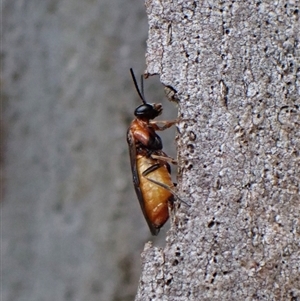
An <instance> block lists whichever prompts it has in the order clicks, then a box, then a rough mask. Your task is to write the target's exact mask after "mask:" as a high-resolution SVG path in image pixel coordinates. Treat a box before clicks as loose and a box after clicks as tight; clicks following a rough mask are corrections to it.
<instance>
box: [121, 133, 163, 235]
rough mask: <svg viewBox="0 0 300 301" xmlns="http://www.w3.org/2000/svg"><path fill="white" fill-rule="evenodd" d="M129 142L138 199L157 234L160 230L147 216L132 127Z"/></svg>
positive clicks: (147, 218)
mask: <svg viewBox="0 0 300 301" xmlns="http://www.w3.org/2000/svg"><path fill="white" fill-rule="evenodd" d="M127 143H128V147H129V155H130V165H131V171H132V178H133V184H134V189H135V192H136V195H137V197H138V200H139V202H140V206H141V208H142V212H143V214H144V217H145V219H146V221H147V224H148V226H149V228H150V231H151V233H152V235H157V234H158V232H159V229H157V228H156V227H154V226H153V224H152V223H151V221H150V220H149V217H148V216H147V213H146V209H145V201H144V197H143V194H142V191H141V188H140V178H139V174H138V170H137V164H136V157H137V152H136V145H135V139H134V137H133V135H132V133H131V131H130V129H129V130H128V132H127Z"/></svg>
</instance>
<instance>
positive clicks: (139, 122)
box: [127, 69, 178, 235]
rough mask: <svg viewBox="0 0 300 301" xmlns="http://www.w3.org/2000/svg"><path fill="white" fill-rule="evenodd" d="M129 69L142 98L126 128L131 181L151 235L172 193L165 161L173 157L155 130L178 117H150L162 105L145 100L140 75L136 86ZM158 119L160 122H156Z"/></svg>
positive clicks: (158, 112) (165, 217)
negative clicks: (163, 119)
mask: <svg viewBox="0 0 300 301" xmlns="http://www.w3.org/2000/svg"><path fill="white" fill-rule="evenodd" d="M130 73H131V76H132V79H133V82H134V85H135V88H136V91H137V93H138V95H139V97H140V98H141V100H142V104H141V105H139V106H138V107H137V108H136V109H135V111H134V115H135V119H134V120H133V121H132V122H131V124H130V126H129V128H128V131H127V143H128V146H129V154H130V163H131V170H132V177H133V184H134V188H135V192H136V194H137V197H138V200H139V203H140V205H141V208H142V211H143V214H144V217H145V219H146V221H147V223H148V226H149V228H150V231H151V233H152V235H157V234H158V233H159V230H160V228H161V227H162V226H163V225H164V224H165V222H166V221H167V220H168V218H169V208H168V205H169V203H170V202H171V203H172V202H173V201H174V196H176V194H175V192H174V191H173V189H174V183H173V182H172V178H171V168H170V165H169V163H173V164H176V161H175V160H174V159H172V158H170V157H169V156H167V155H166V154H165V153H164V152H163V150H162V149H163V144H162V140H161V138H160V137H159V136H158V135H157V134H156V131H163V130H165V129H167V128H169V127H171V126H172V125H174V124H175V123H177V122H178V120H173V121H154V120H153V119H155V118H156V117H157V116H159V115H161V113H162V110H163V108H162V105H161V104H160V103H159V104H156V103H153V104H150V103H147V102H146V100H145V97H144V88H143V77H141V89H140V88H139V87H138V84H137V81H136V78H135V75H134V73H133V70H132V69H130ZM159 123H160V124H163V125H162V126H159V125H158V124H159ZM176 197H177V196H176ZM177 198H178V197H177Z"/></svg>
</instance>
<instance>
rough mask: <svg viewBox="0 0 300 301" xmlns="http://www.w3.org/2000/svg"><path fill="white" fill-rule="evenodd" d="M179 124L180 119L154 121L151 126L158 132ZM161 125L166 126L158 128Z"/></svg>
mask: <svg viewBox="0 0 300 301" xmlns="http://www.w3.org/2000/svg"><path fill="white" fill-rule="evenodd" d="M178 122H179V119H175V120H155V121H154V120H152V121H150V124H151V125H152V126H153V127H154V129H155V130H156V131H163V130H165V129H168V128H170V127H171V126H172V125H174V124H176V123H178ZM158 123H161V124H164V125H163V126H158V125H157V124H158Z"/></svg>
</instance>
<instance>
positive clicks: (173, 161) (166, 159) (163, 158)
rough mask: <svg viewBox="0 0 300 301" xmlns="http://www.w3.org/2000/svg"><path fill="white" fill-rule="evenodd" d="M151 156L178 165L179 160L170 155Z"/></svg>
mask: <svg viewBox="0 0 300 301" xmlns="http://www.w3.org/2000/svg"><path fill="white" fill-rule="evenodd" d="M151 157H152V158H153V159H156V160H161V161H165V162H168V163H172V164H174V165H177V160H175V159H174V158H172V157H169V156H158V155H153V154H152V155H151Z"/></svg>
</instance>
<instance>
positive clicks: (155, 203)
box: [137, 156, 173, 228]
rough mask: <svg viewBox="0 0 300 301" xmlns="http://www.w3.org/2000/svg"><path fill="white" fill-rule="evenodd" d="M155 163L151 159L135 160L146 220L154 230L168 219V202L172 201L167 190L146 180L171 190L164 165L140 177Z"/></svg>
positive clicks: (168, 176) (171, 196) (169, 176)
mask: <svg viewBox="0 0 300 301" xmlns="http://www.w3.org/2000/svg"><path fill="white" fill-rule="evenodd" d="M157 162H158V161H157V160H154V159H152V158H151V157H149V158H147V157H146V156H138V158H137V170H138V175H139V179H140V188H141V191H142V195H143V199H144V206H145V214H146V215H147V216H146V218H147V219H148V220H149V221H150V222H151V223H152V224H153V226H154V227H155V228H160V227H162V226H163V225H164V223H165V222H166V221H167V219H168V218H169V211H168V202H169V201H170V200H172V199H173V194H172V193H171V192H170V191H168V190H167V189H165V188H163V187H161V186H159V185H157V184H155V183H153V182H151V181H149V180H148V179H147V178H150V179H153V180H155V181H156V182H159V183H162V184H164V185H167V186H169V187H170V188H172V187H173V182H172V179H171V175H170V173H169V171H168V169H167V167H166V166H165V165H161V166H159V167H158V168H157V169H155V170H154V171H151V172H150V173H149V174H147V175H145V176H143V175H142V173H143V172H145V171H146V170H147V169H148V168H150V167H152V166H153V165H155V164H157Z"/></svg>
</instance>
